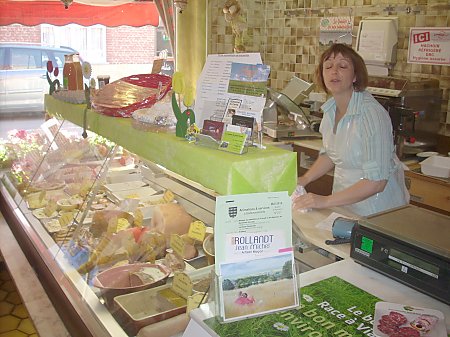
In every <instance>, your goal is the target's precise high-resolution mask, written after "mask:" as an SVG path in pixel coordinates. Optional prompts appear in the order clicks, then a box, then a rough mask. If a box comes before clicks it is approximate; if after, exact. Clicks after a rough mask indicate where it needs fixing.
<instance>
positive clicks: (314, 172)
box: [297, 154, 334, 186]
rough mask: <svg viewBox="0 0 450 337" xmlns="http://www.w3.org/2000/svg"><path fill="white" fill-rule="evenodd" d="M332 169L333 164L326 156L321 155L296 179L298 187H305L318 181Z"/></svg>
mask: <svg viewBox="0 0 450 337" xmlns="http://www.w3.org/2000/svg"><path fill="white" fill-rule="evenodd" d="M333 168H334V163H333V162H332V161H331V159H330V158H329V157H328V156H327V155H326V154H321V155H319V157H317V159H316V161H315V162H314V164H312V166H311V167H310V169H309V170H308V171H306V173H305V174H304V175H302V176H301V177H300V178H298V180H297V183H298V185H302V186H306V185H308V184H309V183H311V182H313V181H315V180H317V179H319V178H320V177H322V176H323V175H325V174H327V173H328V172H329V171H330V170H332V169H333Z"/></svg>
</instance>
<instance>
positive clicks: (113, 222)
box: [107, 216, 118, 234]
mask: <svg viewBox="0 0 450 337" xmlns="http://www.w3.org/2000/svg"><path fill="white" fill-rule="evenodd" d="M117 223H118V219H117V217H116V216H113V217H112V218H111V219H109V221H108V229H107V232H108V233H112V234H113V233H115V232H116V231H117Z"/></svg>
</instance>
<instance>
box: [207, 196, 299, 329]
mask: <svg viewBox="0 0 450 337" xmlns="http://www.w3.org/2000/svg"><path fill="white" fill-rule="evenodd" d="M214 248H215V259H216V263H215V271H216V274H217V277H218V281H219V287H218V298H219V308H220V316H221V318H222V320H223V321H224V322H231V321H237V320H241V319H243V318H248V317H254V316H260V315H263V314H267V313H273V312H276V311H280V310H286V309H292V308H295V307H297V306H298V305H299V299H298V284H297V273H296V270H295V259H294V252H293V248H292V214H291V200H290V198H289V196H288V194H287V192H268V193H252V194H239V195H230V196H219V197H217V200H216V216H215V232H214Z"/></svg>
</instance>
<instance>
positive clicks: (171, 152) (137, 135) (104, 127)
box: [45, 95, 297, 195]
mask: <svg viewBox="0 0 450 337" xmlns="http://www.w3.org/2000/svg"><path fill="white" fill-rule="evenodd" d="M45 106H46V111H47V112H48V113H49V114H50V115H52V116H56V117H58V118H61V119H67V120H69V121H71V122H72V123H75V124H77V125H80V126H83V125H84V123H83V122H84V120H83V117H84V110H85V105H83V104H70V103H66V102H62V101H59V100H57V99H55V98H54V97H52V96H50V95H46V97H45ZM86 127H87V129H88V130H91V131H93V132H95V133H97V134H99V135H101V136H103V137H105V138H107V139H109V140H111V141H113V142H115V143H117V144H118V145H120V146H122V147H124V148H125V149H127V150H129V151H131V152H133V153H135V154H137V155H138V156H140V157H141V158H143V159H146V160H148V161H151V162H154V163H156V164H158V165H161V166H163V167H165V168H166V169H168V170H170V171H172V172H175V173H177V174H179V175H181V176H183V177H185V178H187V179H190V180H192V181H194V182H197V183H199V184H201V185H203V186H205V187H206V188H208V189H211V190H214V191H215V192H216V193H218V194H220V195H227V194H240V193H257V192H275V191H288V192H289V193H292V192H293V191H294V189H295V186H296V184H297V159H296V153H294V152H292V151H288V150H285V149H281V148H279V147H276V146H270V145H269V146H267V148H266V149H259V148H254V147H251V148H249V149H248V152H247V153H246V154H245V155H242V156H236V155H235V154H233V153H227V152H223V151H213V150H212V149H210V148H207V147H203V146H195V145H194V144H191V143H189V142H187V141H186V140H185V139H183V138H178V137H176V136H175V134H171V133H156V132H149V131H142V130H137V129H135V128H133V126H132V121H131V118H115V117H109V116H105V115H101V114H99V113H97V112H95V111H93V110H88V111H87V113H86Z"/></svg>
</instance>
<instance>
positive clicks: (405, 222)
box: [350, 205, 450, 304]
mask: <svg viewBox="0 0 450 337" xmlns="http://www.w3.org/2000/svg"><path fill="white" fill-rule="evenodd" d="M350 256H351V257H352V258H353V259H354V260H355V261H356V262H357V263H360V264H362V265H364V266H366V267H369V268H371V269H374V270H376V271H378V272H380V273H382V274H385V275H386V276H388V277H391V278H393V279H395V280H397V281H399V282H401V283H404V284H406V285H408V286H410V287H412V288H414V289H416V290H418V291H421V292H423V293H426V294H428V295H430V296H432V297H435V298H436V299H438V300H440V301H442V302H444V303H446V304H450V217H449V216H446V215H443V214H440V213H436V212H433V211H430V210H427V209H423V208H419V207H416V206H412V205H408V206H404V207H400V208H396V209H392V210H389V211H386V212H382V213H377V214H374V215H373V216H369V217H367V218H365V219H362V220H359V221H358V222H357V223H356V224H355V226H354V228H353V230H352V236H351V250H350Z"/></svg>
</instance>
